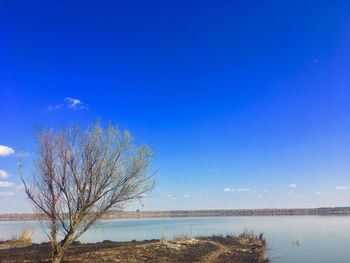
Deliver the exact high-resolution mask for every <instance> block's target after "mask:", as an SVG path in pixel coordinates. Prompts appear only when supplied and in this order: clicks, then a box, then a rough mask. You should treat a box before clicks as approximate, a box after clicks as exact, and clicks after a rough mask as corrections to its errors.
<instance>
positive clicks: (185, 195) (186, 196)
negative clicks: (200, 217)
mask: <svg viewBox="0 0 350 263" xmlns="http://www.w3.org/2000/svg"><path fill="white" fill-rule="evenodd" d="M184 197H185V198H191V197H192V195H190V194H184Z"/></svg>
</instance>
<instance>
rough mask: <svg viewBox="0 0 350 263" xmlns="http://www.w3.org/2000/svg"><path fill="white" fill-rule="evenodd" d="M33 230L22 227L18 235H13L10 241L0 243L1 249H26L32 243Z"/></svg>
mask: <svg viewBox="0 0 350 263" xmlns="http://www.w3.org/2000/svg"><path fill="white" fill-rule="evenodd" d="M33 234H34V232H33V230H32V229H30V228H28V227H24V228H22V229H21V231H20V233H19V234H18V235H13V236H12V237H11V238H10V240H6V241H3V242H2V247H4V248H21V247H27V246H30V245H31V244H32V241H33Z"/></svg>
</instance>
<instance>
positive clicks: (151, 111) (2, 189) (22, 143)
mask: <svg viewBox="0 0 350 263" xmlns="http://www.w3.org/2000/svg"><path fill="white" fill-rule="evenodd" d="M349 13H350V2H349V1H317V3H316V2H315V1H280V0H278V1H178V0H177V1H139V2H137V1H83V2H81V1H79V2H78V1H55V2H52V1H16V0H14V1H13V0H11V1H6V0H5V1H1V2H0V39H1V41H0V105H1V109H0V145H4V146H8V147H11V148H12V149H14V150H15V153H13V154H10V155H6V156H5V154H3V156H0V170H1V171H2V172H0V177H2V178H0V213H4V212H23V211H31V209H30V206H29V205H28V203H27V202H26V201H25V199H24V195H23V190H22V189H21V186H20V180H19V173H18V169H17V160H18V158H19V156H18V153H20V152H22V151H24V152H26V153H27V156H26V157H25V160H26V169H25V172H26V176H30V175H31V173H32V167H31V161H32V158H33V157H34V156H35V152H34V149H35V140H34V127H35V126H36V125H47V126H53V127H57V126H59V125H61V124H69V123H80V124H82V125H88V124H90V123H92V122H93V121H95V120H96V119H98V118H99V119H101V120H102V121H103V122H105V123H106V122H108V121H112V122H113V123H116V124H118V125H119V126H120V127H121V128H127V129H129V130H130V131H131V132H132V133H133V135H134V136H135V138H136V143H148V144H149V145H151V146H152V147H153V148H154V150H155V152H156V158H155V161H154V163H153V166H154V168H156V169H158V170H159V171H158V173H157V174H156V178H157V182H158V184H157V188H156V189H155V191H154V193H153V196H152V197H150V198H147V199H146V200H145V201H144V203H143V204H144V207H142V208H141V209H145V210H153V209H162V210H163V209H164V210H167V209H206V208H263V207H315V206H333V205H334V206H335V205H337V206H338V205H339V206H341V205H349V204H350V189H348V187H350V176H349V175H350V174H349V172H350V133H349V131H350V122H349V120H350V119H349V118H350V117H349V113H350V104H349V102H350V74H349V70H350V16H349ZM66 98H74V99H77V100H79V102H78V101H76V102H75V103H73V101H72V100H69V99H68V100H67V99H66ZM0 154H1V150H0ZM5 173H6V174H7V175H8V176H6V175H5ZM1 174H2V175H1ZM5 177H7V178H5ZM6 182H9V183H13V185H11V184H8V183H6ZM136 208H140V204H133V205H132V206H130V207H129V209H136Z"/></svg>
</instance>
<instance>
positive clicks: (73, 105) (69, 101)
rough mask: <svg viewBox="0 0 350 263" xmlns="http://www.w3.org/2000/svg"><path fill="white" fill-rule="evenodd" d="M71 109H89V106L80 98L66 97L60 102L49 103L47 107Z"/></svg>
mask: <svg viewBox="0 0 350 263" xmlns="http://www.w3.org/2000/svg"><path fill="white" fill-rule="evenodd" d="M63 108H66V109H71V110H87V109H88V107H87V105H86V104H85V103H83V102H82V101H81V100H80V99H77V98H72V97H66V98H64V100H63V102H62V103H60V104H54V105H49V106H48V107H47V110H48V111H54V110H60V109H63Z"/></svg>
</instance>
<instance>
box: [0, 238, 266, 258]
mask: <svg viewBox="0 0 350 263" xmlns="http://www.w3.org/2000/svg"><path fill="white" fill-rule="evenodd" d="M1 245H6V242H4V244H1V242H0V262H7V263H15V262H28V263H41V262H49V261H50V256H51V254H50V246H49V244H40V245H39V244H34V245H31V246H28V247H24V248H6V249H1ZM265 252H266V242H265V240H264V238H263V236H255V235H252V234H245V235H241V236H239V237H234V236H225V237H224V236H212V237H201V238H189V237H181V238H177V239H175V240H171V241H168V240H166V239H164V240H149V241H132V242H112V241H104V242H98V243H91V244H80V243H79V242H76V243H74V244H73V245H72V246H71V248H70V249H69V250H68V252H67V255H66V257H65V260H64V261H65V262H70V263H96V262H97V263H107V262H134V263H141V262H154V263H156V262H159V263H164V262H168V263H182V262H183V263H188V262H208V263H214V262H215V263H221V262H222V263H224V262H236V263H264V262H268V259H266V257H265Z"/></svg>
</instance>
